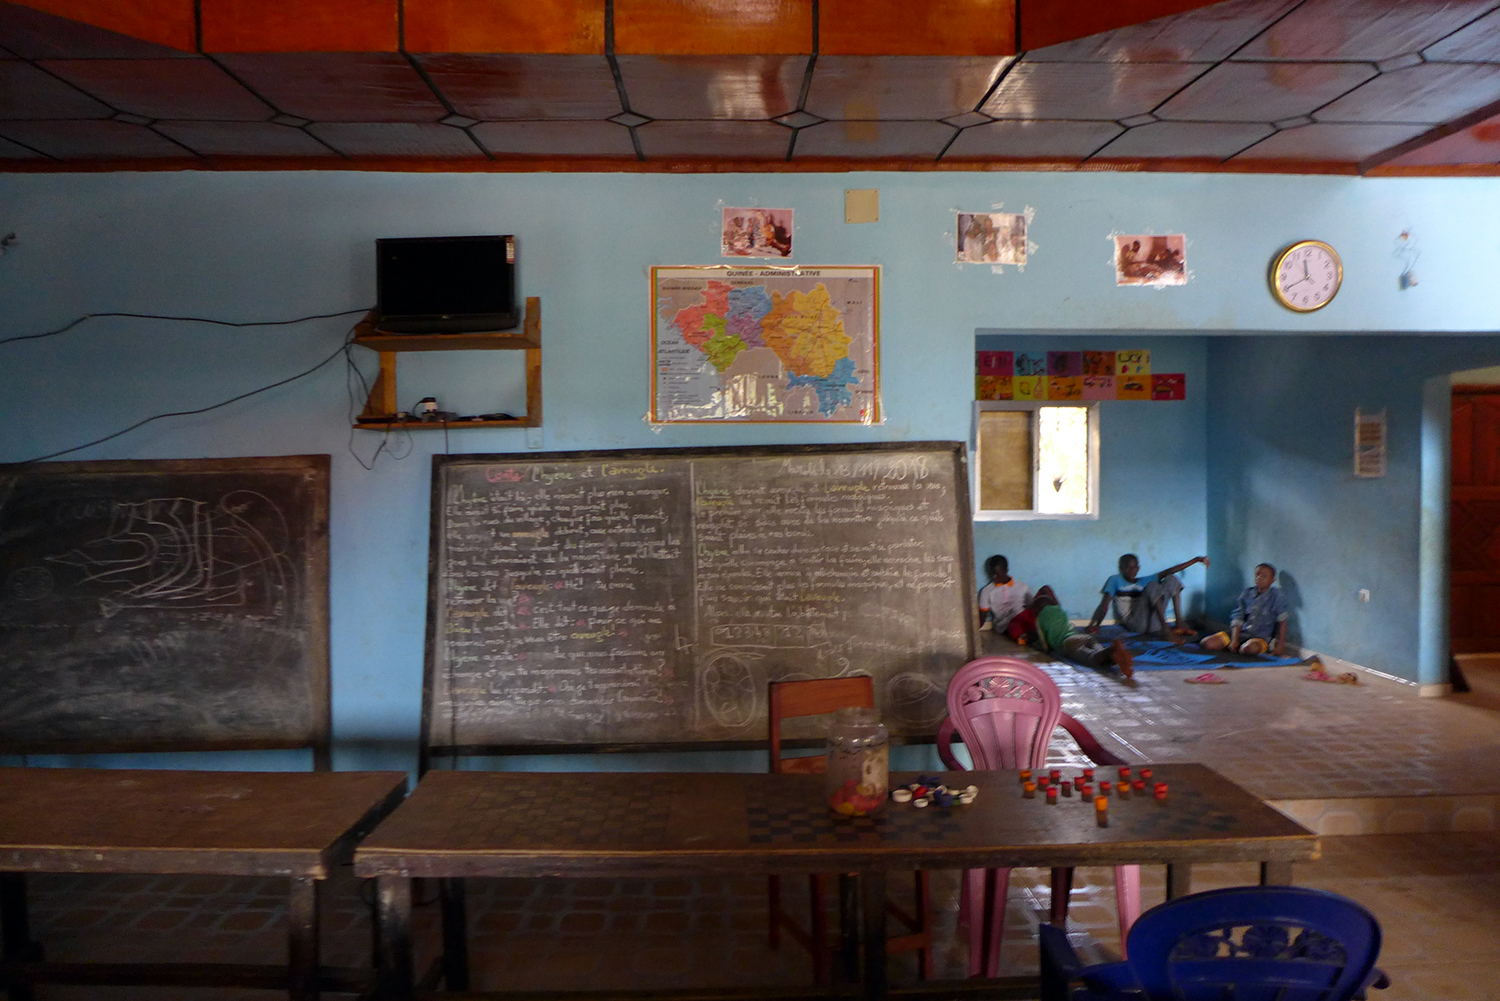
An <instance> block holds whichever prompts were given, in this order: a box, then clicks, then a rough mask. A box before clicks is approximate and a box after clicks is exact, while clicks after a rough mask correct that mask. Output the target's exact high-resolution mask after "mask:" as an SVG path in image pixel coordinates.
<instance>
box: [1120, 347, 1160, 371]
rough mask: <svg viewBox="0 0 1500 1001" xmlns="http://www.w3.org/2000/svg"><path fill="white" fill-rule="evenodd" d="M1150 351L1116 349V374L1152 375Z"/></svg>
mask: <svg viewBox="0 0 1500 1001" xmlns="http://www.w3.org/2000/svg"><path fill="white" fill-rule="evenodd" d="M1150 374H1151V352H1150V351H1116V352H1115V375H1150Z"/></svg>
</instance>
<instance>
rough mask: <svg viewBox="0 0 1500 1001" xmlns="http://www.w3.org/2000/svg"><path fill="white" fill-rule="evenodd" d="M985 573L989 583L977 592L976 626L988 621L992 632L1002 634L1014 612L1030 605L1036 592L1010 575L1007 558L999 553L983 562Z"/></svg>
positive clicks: (1014, 614)
mask: <svg viewBox="0 0 1500 1001" xmlns="http://www.w3.org/2000/svg"><path fill="white" fill-rule="evenodd" d="M984 576H985V579H986V580H988V581H989V583H988V584H986V585H984V587H982V588H981V589H980V591H979V628H980V629H983V628H984V624H985V622H986V621H990V622H993V623H994V626H993V628H994V630H995V632H997V633H1003V632H1005V627H1006V626H1008V625H1010V620H1011V619H1013V618H1015V616H1016V613H1017V612H1019V611H1021V609H1023V608H1025V607H1026V606H1027V605H1029V604H1031V602H1032V600H1033V599H1034V598H1035V597H1036V595H1034V594H1032V593H1031V588H1029V587H1027V586H1026V585H1025V584H1023V583H1021V582H1020V581H1018V580H1016V579H1015V578H1014V577H1012V576H1011V575H1010V561H1009V560H1007V559H1006V558H1005V557H1004V556H1001V555H1000V554H998V553H996V554H995V555H994V556H991V557H990V558H989V559H987V560H985V561H984Z"/></svg>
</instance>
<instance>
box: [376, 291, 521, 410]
mask: <svg viewBox="0 0 1500 1001" xmlns="http://www.w3.org/2000/svg"><path fill="white" fill-rule="evenodd" d="M354 343H355V344H358V345H359V346H360V347H366V348H369V349H370V350H372V351H375V352H377V353H378V354H379V355H380V374H379V375H378V376H376V377H375V384H374V385H373V386H371V387H370V397H369V399H368V400H366V401H365V409H364V410H363V411H361V413H360V415H359V419H358V420H357V421H355V422H354V426H355V427H356V428H363V429H364V430H367V431H392V430H396V429H411V430H431V429H436V428H448V429H449V430H458V429H461V428H535V427H541V426H542V300H541V299H539V298H537V297H535V296H532V297H530V298H528V299H527V300H526V317H525V319H524V320H523V321H522V324H521V329H520V330H519V331H515V330H496V331H480V332H475V333H464V334H391V333H385V332H382V331H380V330H377V329H376V328H375V313H374V311H373V310H372V311H371V312H370V314H369V315H368V316H366V317H365V318H364V320H363V321H361V322H360V324H359V326H357V327H356V328H355V331H354ZM407 351H525V352H526V414H525V416H523V417H511V418H507V419H499V420H458V421H421V420H416V419H415V418H410V417H408V418H401V417H398V416H397V414H398V413H399V405H398V404H397V402H396V358H397V356H398V355H400V354H402V353H403V352H407Z"/></svg>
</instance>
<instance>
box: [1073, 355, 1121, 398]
mask: <svg viewBox="0 0 1500 1001" xmlns="http://www.w3.org/2000/svg"><path fill="white" fill-rule="evenodd" d="M1110 357H1111V358H1113V357H1114V356H1113V355H1112V354H1111V355H1110ZM1080 399H1084V400H1114V399H1118V397H1117V396H1116V395H1115V377H1114V376H1112V375H1085V376H1084V377H1083V395H1082V396H1081V397H1080Z"/></svg>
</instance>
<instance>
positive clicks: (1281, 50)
mask: <svg viewBox="0 0 1500 1001" xmlns="http://www.w3.org/2000/svg"><path fill="white" fill-rule="evenodd" d="M1493 6H1494V4H1493V2H1492V0H1443V2H1440V3H1434V2H1430V0H1427V2H1423V0H1307V2H1306V3H1304V4H1302V5H1301V6H1300V7H1298V8H1297V9H1296V10H1294V11H1292V12H1291V13H1290V14H1288V15H1287V16H1286V17H1285V18H1283V19H1282V20H1280V21H1278V22H1277V23H1276V24H1274V25H1272V26H1271V27H1270V28H1269V29H1268V30H1267V31H1266V32H1265V33H1264V34H1263V35H1261V36H1260V37H1259V38H1256V39H1255V40H1254V41H1252V42H1251V43H1250V44H1249V45H1247V46H1245V48H1244V49H1243V50H1241V51H1240V52H1239V53H1237V54H1236V55H1235V58H1236V59H1368V60H1372V61H1379V60H1383V59H1390V58H1393V57H1395V56H1399V55H1404V54H1406V53H1409V52H1418V51H1420V50H1422V49H1425V48H1426V47H1427V46H1429V45H1431V44H1432V43H1434V42H1436V41H1437V40H1438V39H1440V38H1442V37H1444V36H1445V35H1448V34H1449V33H1451V32H1454V31H1457V30H1458V29H1460V28H1462V27H1463V26H1464V25H1466V24H1468V23H1469V22H1470V21H1472V20H1474V19H1475V18H1477V17H1479V16H1481V15H1482V14H1485V13H1486V12H1488V11H1489V9H1490V8H1491V7H1493Z"/></svg>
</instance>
